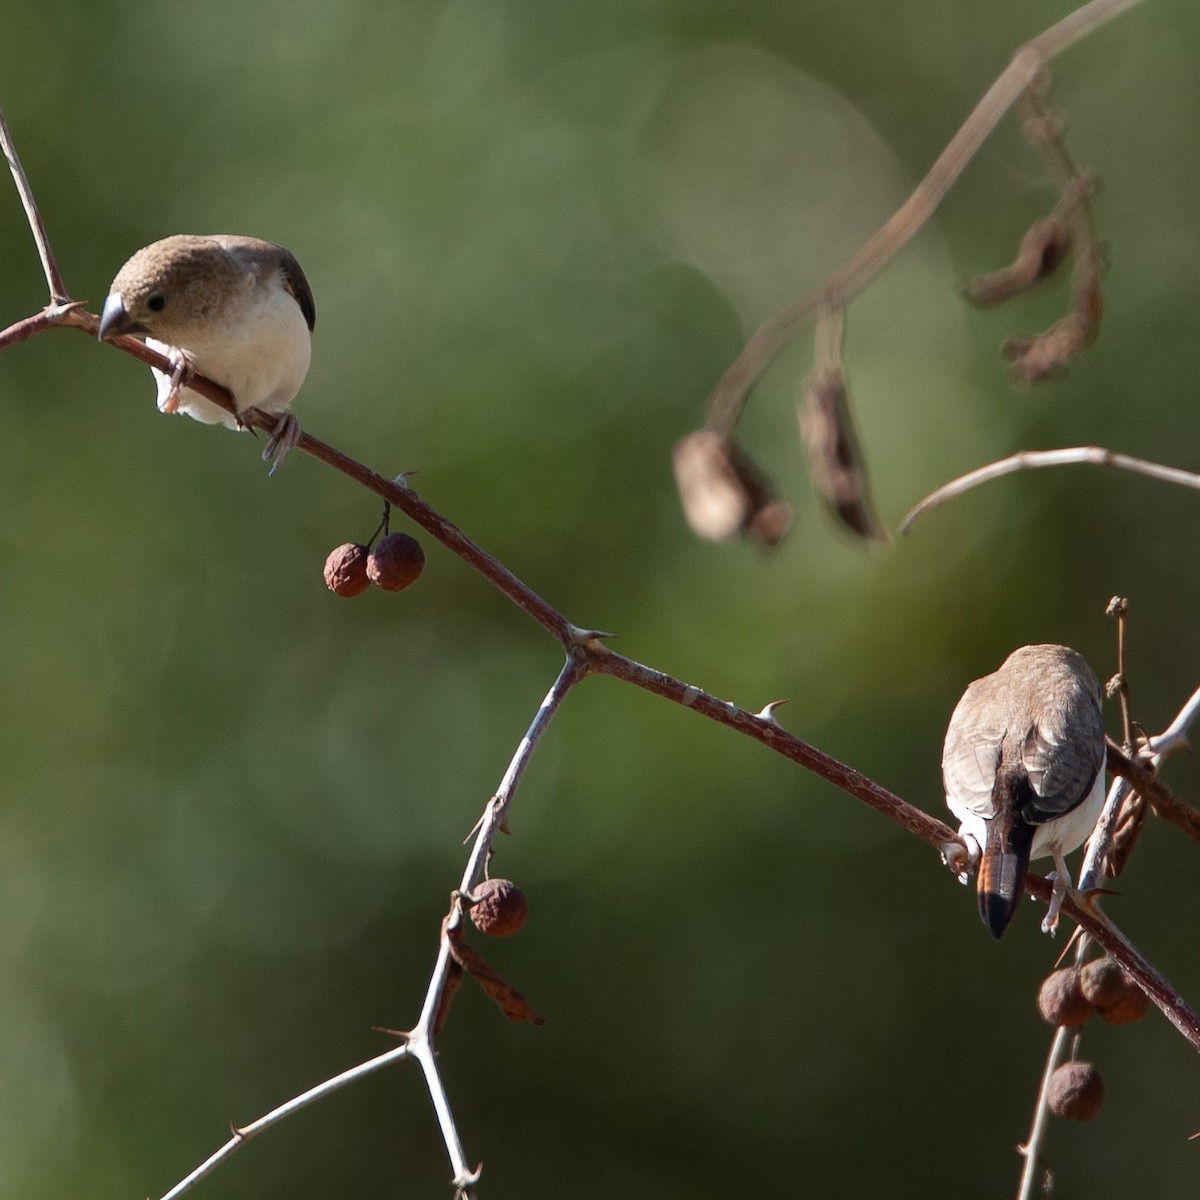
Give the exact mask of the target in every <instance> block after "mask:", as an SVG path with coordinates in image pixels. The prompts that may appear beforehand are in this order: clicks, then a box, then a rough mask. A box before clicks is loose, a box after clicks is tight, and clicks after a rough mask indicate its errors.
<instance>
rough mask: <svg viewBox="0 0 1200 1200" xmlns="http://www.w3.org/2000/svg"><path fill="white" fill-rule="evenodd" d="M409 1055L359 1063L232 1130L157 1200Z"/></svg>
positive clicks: (398, 1052)
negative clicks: (283, 1123)
mask: <svg viewBox="0 0 1200 1200" xmlns="http://www.w3.org/2000/svg"><path fill="white" fill-rule="evenodd" d="M409 1053H410V1052H409V1048H408V1046H407V1045H400V1046H396V1047H394V1048H393V1049H391V1050H389V1051H388V1052H387V1053H386V1054H380V1055H378V1056H377V1057H375V1058H371V1059H368V1060H367V1061H366V1062H363V1063H359V1064H358V1066H356V1067H351V1068H350V1069H349V1070H348V1071H343V1072H342V1073H341V1074H340V1075H334V1076H333V1078H332V1079H326V1080H325V1081H324V1082H323V1083H318V1084H317V1086H316V1087H312V1088H309V1089H308V1091H307V1092H301V1093H300V1095H299V1096H294V1097H293V1098H292V1099H291V1100H288V1101H286V1102H285V1103H283V1104H281V1105H279V1107H278V1108H273V1109H271V1111H270V1112H269V1113H266V1114H265V1115H264V1116H261V1117H259V1118H258V1120H257V1121H252V1122H251V1123H250V1124H249V1125H242V1126H240V1127H234V1129H233V1137H231V1138H230V1139H229V1141H227V1142H226V1143H225V1145H223V1146H222V1147H221V1148H220V1149H219V1150H218V1151H217V1152H216V1153H215V1154H211V1155H209V1157H208V1158H206V1159H205V1160H204V1161H203V1162H202V1163H201V1164H200V1165H199V1166H198V1167H197V1168H196V1169H195V1170H194V1171H192V1172H191V1174H189V1175H186V1176H184V1178H183V1179H181V1180H180V1181H179V1182H178V1183H177V1184H176V1185H175V1186H174V1187H173V1188H172V1189H171V1190H170V1191H169V1192H164V1193H163V1195H162V1197H161V1200H176V1197H178V1196H182V1195H183V1193H184V1192H186V1191H189V1190H190V1189H191V1188H193V1187H194V1186H195V1185H196V1184H197V1183H199V1182H200V1180H202V1179H203V1178H204V1177H205V1176H206V1175H208V1174H210V1173H211V1172H212V1171H213V1170H215V1169H216V1168H217V1167H218V1166H220V1165H221V1163H223V1162H224V1161H225V1160H226V1159H227V1158H228V1157H229V1156H230V1155H231V1154H232V1153H233V1152H234V1151H235V1150H236V1149H237V1148H238V1147H239V1146H241V1145H242V1144H243V1143H244V1142H248V1141H249V1140H250V1139H251V1138H252V1137H254V1136H255V1135H256V1134H260V1133H262V1132H263V1130H265V1129H270V1128H271V1126H272V1125H276V1124H278V1123H279V1122H280V1121H282V1120H283V1119H284V1118H285V1117H290V1116H291V1115H292V1113H294V1112H297V1111H299V1110H300V1109H302V1108H304V1107H305V1106H307V1105H309V1104H311V1103H312V1102H313V1101H314V1100H320V1099H322V1098H323V1097H325V1096H328V1095H330V1094H331V1093H332V1092H336V1091H337V1090H338V1089H339V1088H343V1087H345V1086H346V1084H348V1083H355V1082H357V1081H358V1080H360V1079H363V1078H365V1077H366V1076H368V1075H370V1074H372V1073H373V1072H375V1071H378V1070H381V1069H382V1068H383V1067H388V1066H391V1064H392V1063H394V1062H397V1061H398V1060H399V1059H401V1058H406V1057H408V1055H409Z"/></svg>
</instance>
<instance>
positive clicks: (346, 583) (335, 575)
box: [325, 542, 371, 596]
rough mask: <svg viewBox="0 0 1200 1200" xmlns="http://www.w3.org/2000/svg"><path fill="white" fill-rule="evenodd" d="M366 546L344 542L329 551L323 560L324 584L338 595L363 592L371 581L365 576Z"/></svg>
mask: <svg viewBox="0 0 1200 1200" xmlns="http://www.w3.org/2000/svg"><path fill="white" fill-rule="evenodd" d="M367 555H368V550H367V548H366V546H360V545H359V544H358V543H357V542H346V543H344V544H343V545H341V546H338V547H337V549H336V550H331V551H330V552H329V557H328V558H327V559H326V560H325V586H326V587H327V588H328V589H329V590H330V591H331V592H335V593H336V594H337V595H339V596H357V595H359V594H360V593H362V592H365V591H366V590H367V588H368V587H369V586H370V583H371V581H370V580H369V579H368V578H367Z"/></svg>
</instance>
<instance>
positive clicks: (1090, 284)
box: [1000, 254, 1104, 384]
mask: <svg viewBox="0 0 1200 1200" xmlns="http://www.w3.org/2000/svg"><path fill="white" fill-rule="evenodd" d="M1075 275H1076V279H1075V285H1074V297H1073V300H1072V304H1071V311H1070V312H1068V313H1067V315H1066V316H1065V317H1063V318H1062V320H1060V321H1056V322H1055V323H1054V324H1053V325H1051V326H1050V328H1049V329H1047V330H1046V331H1045V332H1044V333H1039V334H1036V335H1035V336H1033V337H1011V338H1009V339H1008V340H1007V341H1006V342H1005V343H1004V344H1003V345H1002V346H1001V347H1000V353H1001V355H1002V356H1003V357H1004V358H1007V359H1008V360H1009V361H1010V362H1011V363H1012V366H1011V367H1009V369H1008V375H1009V378H1010V379H1011V380H1012V381H1013V382H1014V383H1021V384H1024V383H1041V382H1042V381H1043V380H1046V379H1055V378H1057V377H1058V376H1060V375H1063V374H1065V372H1066V370H1067V368H1068V367H1069V366H1070V365H1071V363H1073V362H1074V361H1075V360H1076V359H1077V358H1078V357H1079V356H1080V355H1081V354H1082V353H1083V352H1084V351H1085V350H1086V349H1087V348H1088V347H1089V346H1090V345H1091V344H1092V342H1094V341H1095V340H1096V335H1097V333H1099V332H1100V318H1101V317H1102V316H1103V314H1104V294H1103V293H1102V292H1101V291H1100V263H1099V258H1098V255H1097V254H1091V255H1086V256H1084V255H1081V256H1080V259H1079V261H1078V262H1077V263H1076V267H1075Z"/></svg>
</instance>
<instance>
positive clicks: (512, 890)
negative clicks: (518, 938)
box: [471, 879, 529, 937]
mask: <svg viewBox="0 0 1200 1200" xmlns="http://www.w3.org/2000/svg"><path fill="white" fill-rule="evenodd" d="M474 895H475V903H474V904H473V905H472V906H471V920H472V921H473V922H474V925H475V928H476V929H478V930H479V932H480V933H486V934H487V935H488V936H489V937H512V935H513V934H514V933H516V932H517V931H518V930H519V929H520V928H521V926H522V925H524V924H525V918H526V916H528V914H529V905H528V903H527V901H526V900H525V893H524V892H523V891H521V889H520V888H519V887H517V885H516V884H515V883H513V881H512V880H511V879H485V880H484V881H483V882H482V883H481V884H480V885H479V886H478V887H477V888H476V889H475V893H474Z"/></svg>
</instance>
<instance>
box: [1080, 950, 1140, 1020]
mask: <svg viewBox="0 0 1200 1200" xmlns="http://www.w3.org/2000/svg"><path fill="white" fill-rule="evenodd" d="M1079 982H1080V986H1081V987H1082V988H1083V994H1084V995H1085V996H1086V997H1087V998H1088V999H1089V1000H1090V1001H1091V1002H1092V1003H1093V1004H1094V1005H1095V1006H1096V1007H1097V1008H1098V1009H1100V1011H1101V1012H1103V1011H1104V1009H1106V1008H1111V1007H1112V1006H1113V1005H1114V1004H1116V1003H1117V1001H1119V1000H1120V999H1121V998H1122V997H1123V996H1124V995H1125V993H1126V992H1127V991H1128V990H1129V988H1130V987H1134V988H1136V987H1137V984H1135V983H1134V982H1133V980H1131V979H1130V978H1129V976H1128V975H1126V974H1125V972H1124V971H1123V970H1122V969H1121V966H1120V964H1119V963H1115V962H1113V960H1112V959H1111V958H1107V957H1105V958H1097V959H1095V960H1094V961H1093V962H1090V963H1088V965H1087V966H1086V967H1084V968H1083V970H1082V971H1081V972H1080V978H1079Z"/></svg>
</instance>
